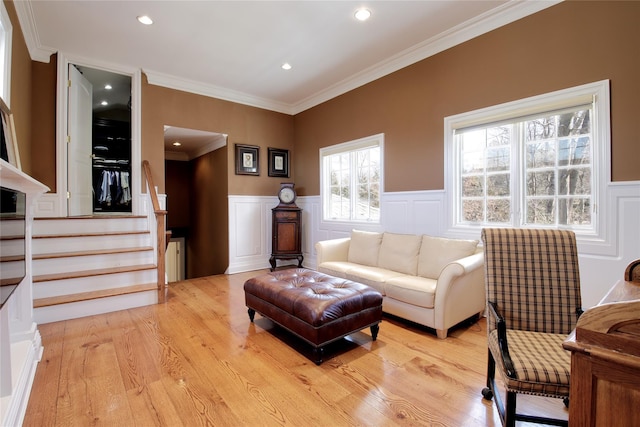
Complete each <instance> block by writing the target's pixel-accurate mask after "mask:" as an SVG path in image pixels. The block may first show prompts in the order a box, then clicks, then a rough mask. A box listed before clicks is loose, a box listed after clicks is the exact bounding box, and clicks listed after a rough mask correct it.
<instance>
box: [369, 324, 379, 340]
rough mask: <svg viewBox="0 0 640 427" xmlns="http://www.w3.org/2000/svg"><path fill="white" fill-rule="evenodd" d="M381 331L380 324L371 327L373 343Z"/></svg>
mask: <svg viewBox="0 0 640 427" xmlns="http://www.w3.org/2000/svg"><path fill="white" fill-rule="evenodd" d="M379 330H380V324H379V323H376V324H375V325H371V338H372V339H373V341H375V340H376V338H378V331H379Z"/></svg>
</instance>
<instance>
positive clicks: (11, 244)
mask: <svg viewBox="0 0 640 427" xmlns="http://www.w3.org/2000/svg"><path fill="white" fill-rule="evenodd" d="M24 251H25V246H24V240H18V239H16V240H13V239H12V240H3V241H2V247H1V248H0V255H1V256H3V257H5V256H15V255H24ZM2 267H3V268H4V264H2Z"/></svg>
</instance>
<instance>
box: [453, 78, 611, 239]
mask: <svg viewBox="0 0 640 427" xmlns="http://www.w3.org/2000/svg"><path fill="white" fill-rule="evenodd" d="M609 86H610V82H609V80H601V81H598V82H594V83H589V84H585V85H580V86H575V87H571V88H568V89H562V90H558V91H555V92H550V93H546V94H542V95H538V96H533V97H529V98H525V99H521V100H517V101H512V102H507V103H504V104H498V105H495V106H491V107H486V108H481V109H478V110H473V111H470V112H466V113H461V114H457V115H454V116H449V117H445V119H444V144H445V147H444V151H445V164H444V173H445V176H444V180H445V194H446V209H447V214H446V224H445V229H446V230H448V233H450V234H454V235H455V234H459V235H465V236H468V235H470V234H472V233H473V234H475V233H477V232H478V231H479V230H480V229H482V228H483V227H486V226H491V227H514V226H517V227H525V228H549V227H552V228H559V227H557V226H541V225H534V224H522V223H521V219H520V218H521V215H520V212H519V210H520V207H521V206H522V199H523V197H524V194H523V191H521V189H514V190H515V191H514V194H512V196H511V197H512V201H513V202H515V203H516V204H517V206H516V209H517V210H518V212H517V213H515V214H514V213H512V215H511V221H510V223H509V224H504V225H498V224H495V225H494V224H491V225H486V224H483V223H478V224H469V223H464V224H463V223H458V222H457V217H458V211H459V209H460V206H459V203H460V194H459V188H460V187H459V179H460V176H461V171H460V164H459V158H458V155H459V153H458V152H456V146H455V135H454V131H455V130H457V129H467V128H471V127H481V126H484V125H486V126H489V125H491V124H493V123H497V122H501V121H507V120H513V119H518V118H521V117H523V118H524V117H527V116H531V115H535V114H544V113H547V112H554V111H557V110H561V109H564V108H566V107H572V106H575V105H579V104H585V103H587V102H588V103H591V102H593V118H592V126H593V131H592V135H593V141H592V148H593V158H592V160H593V163H592V175H593V176H592V180H593V187H592V204H593V207H592V221H593V222H592V224H593V225H592V227H590V228H589V229H588V230H586V229H583V228H581V227H575V228H574V227H571V226H566V227H565V226H563V227H562V228H566V229H570V230H573V231H574V232H575V233H576V236H577V237H578V238H580V239H584V240H594V241H604V240H606V236H605V234H606V232H607V227H606V218H607V204H606V191H607V187H608V186H609V184H610V179H611V178H610V177H611V173H610V170H611V166H610V165H611V161H610V147H611V136H610V135H611V130H610V129H611V127H610V95H609ZM518 149H519V150H521V149H523V147H518ZM520 159H521V155H520V153H518V157H517V158H514V159H512V166H511V172H513V171H514V163H513V162H519V161H520ZM516 170H518V169H516ZM520 172H523V169H520ZM522 182H523V181H522V180H520V183H522Z"/></svg>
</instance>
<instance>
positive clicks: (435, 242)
mask: <svg viewBox="0 0 640 427" xmlns="http://www.w3.org/2000/svg"><path fill="white" fill-rule="evenodd" d="M477 247H478V241H477V240H461V239H446V238H444V237H432V236H427V235H424V236H422V246H421V247H420V255H419V256H418V276H422V277H428V278H430V279H438V277H439V276H440V272H441V271H442V269H443V268H445V267H446V265H447V264H449V263H450V262H452V261H455V260H458V259H460V258H464V257H467V256H469V255H473V254H474V253H475V251H476V248H477Z"/></svg>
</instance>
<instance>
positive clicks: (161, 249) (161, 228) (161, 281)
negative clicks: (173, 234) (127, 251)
mask: <svg viewBox="0 0 640 427" xmlns="http://www.w3.org/2000/svg"><path fill="white" fill-rule="evenodd" d="M142 169H143V170H144V175H145V178H146V180H147V193H148V194H149V195H150V197H151V205H152V207H153V213H154V214H155V217H156V232H155V234H156V244H157V258H158V259H157V260H156V265H157V270H158V302H159V303H162V302H164V301H165V300H166V291H167V289H166V286H165V251H166V247H167V246H166V245H167V241H166V240H167V235H166V225H165V218H166V216H167V211H166V210H163V209H161V208H160V202H159V201H158V192H157V191H156V187H155V185H154V184H153V177H152V176H151V167H150V166H149V162H148V161H147V160H143V161H142Z"/></svg>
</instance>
